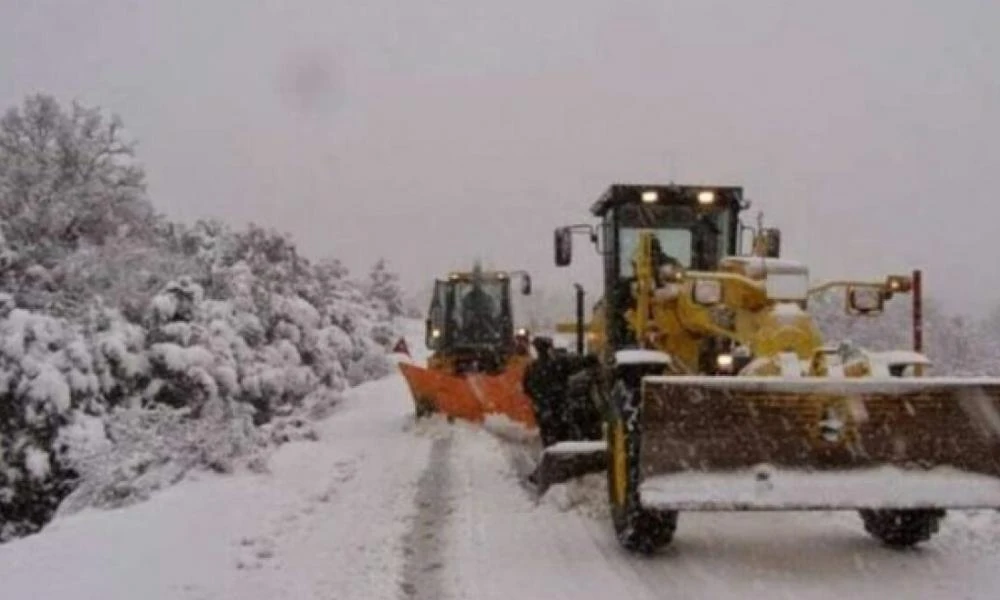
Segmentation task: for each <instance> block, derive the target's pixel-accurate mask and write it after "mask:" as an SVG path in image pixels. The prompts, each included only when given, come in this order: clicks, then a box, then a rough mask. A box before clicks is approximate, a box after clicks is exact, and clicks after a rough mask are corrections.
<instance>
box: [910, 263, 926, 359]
mask: <svg viewBox="0 0 1000 600" xmlns="http://www.w3.org/2000/svg"><path fill="white" fill-rule="evenodd" d="M912 293H913V351H914V352H920V353H923V351H924V298H923V295H924V284H923V274H922V273H921V272H920V269H917V270H915V271H913V290H912ZM915 371H916V375H917V377H919V376H921V375H923V374H924V368H923V365H916V368H915Z"/></svg>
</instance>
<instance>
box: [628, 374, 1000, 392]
mask: <svg viewBox="0 0 1000 600" xmlns="http://www.w3.org/2000/svg"><path fill="white" fill-rule="evenodd" d="M643 383H646V384H661V385H673V386H690V385H697V386H701V387H705V388H731V389H742V390H753V391H760V392H818V393H826V394H856V393H868V394H902V393H907V392H919V391H923V390H930V389H935V388H941V387H964V388H977V387H994V386H1000V378H997V377H922V378H916V377H914V378H902V377H858V378H848V379H827V378H822V377H802V378H794V379H783V378H777V377H767V376H748V377H741V376H737V377H730V376H712V377H704V376H697V375H692V376H689V375H677V376H665V375H650V376H647V377H644V378H643Z"/></svg>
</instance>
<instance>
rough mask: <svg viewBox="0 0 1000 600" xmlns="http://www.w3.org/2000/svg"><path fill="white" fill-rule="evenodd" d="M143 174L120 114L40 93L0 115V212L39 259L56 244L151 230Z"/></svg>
mask: <svg viewBox="0 0 1000 600" xmlns="http://www.w3.org/2000/svg"><path fill="white" fill-rule="evenodd" d="M144 178H145V174H144V172H143V169H142V168H141V167H140V166H139V165H137V164H136V163H135V162H134V145H133V144H132V143H129V142H127V141H126V140H125V139H124V136H123V125H122V122H121V120H120V119H119V118H118V117H117V116H113V117H111V118H110V119H109V118H106V117H104V116H103V115H102V114H101V112H100V110H99V109H97V108H89V107H84V106H81V105H79V104H76V103H74V104H72V106H70V107H69V108H68V109H66V108H63V107H62V106H60V105H59V104H58V103H57V102H56V100H55V99H54V98H53V97H51V96H47V95H42V94H38V95H33V96H29V97H28V98H26V99H25V100H24V103H23V105H22V106H21V107H19V108H18V107H14V108H11V109H10V110H8V111H7V112H6V114H5V115H4V116H3V117H2V118H0V219H2V220H3V222H4V224H5V226H6V231H5V234H6V236H7V238H8V241H9V242H10V243H11V244H12V245H13V246H14V247H15V248H23V249H24V250H25V251H27V254H28V255H29V257H30V258H33V259H34V260H35V261H36V262H42V261H44V260H45V259H47V258H50V257H51V252H53V251H55V250H56V249H57V248H60V247H62V248H74V247H76V246H77V245H79V244H80V243H84V242H91V243H97V244H100V243H103V242H104V241H105V240H107V239H108V238H110V237H114V236H119V235H144V234H148V233H149V232H150V231H151V227H152V224H153V216H154V213H153V209H152V205H151V204H150V203H149V201H148V200H147V199H146V197H145V183H144Z"/></svg>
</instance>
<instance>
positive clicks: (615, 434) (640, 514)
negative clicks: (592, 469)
mask: <svg viewBox="0 0 1000 600" xmlns="http://www.w3.org/2000/svg"><path fill="white" fill-rule="evenodd" d="M640 378H641V373H636V372H635V371H633V372H631V373H626V374H625V376H619V377H618V379H617V380H616V381H615V383H614V387H613V388H612V390H611V398H609V402H608V408H609V412H610V414H609V423H608V425H609V427H608V437H609V446H608V450H609V456H608V500H609V504H610V506H611V520H612V522H613V524H614V528H615V535H616V537H617V538H618V543H619V544H621V546H622V547H623V548H625V549H626V550H628V551H629V552H635V553H638V554H644V555H651V554H654V553H655V552H656V551H658V550H660V549H661V548H663V547H664V546H666V545H668V544H669V543H670V542H671V541H673V539H674V532H675V531H676V530H677V511H675V510H663V511H661V510H651V509H648V508H644V507H643V506H642V505H641V504H640V503H639V491H638V489H639V480H640V478H639V442H640V435H639V431H638V430H637V428H636V423H637V422H638V419H637V416H638V410H639V397H638V396H639V394H638V392H637V390H638V387H639V386H638V382H639V380H640ZM633 379H634V381H632V380H633ZM619 438H621V439H619ZM619 445H623V446H624V456H625V464H624V472H623V469H622V465H621V464H619V461H616V458H615V457H616V455H617V452H616V450H617V448H618V447H619ZM621 485H624V493H623V494H622V493H620V492H619V491H618V490H619V489H620V488H619V486H621Z"/></svg>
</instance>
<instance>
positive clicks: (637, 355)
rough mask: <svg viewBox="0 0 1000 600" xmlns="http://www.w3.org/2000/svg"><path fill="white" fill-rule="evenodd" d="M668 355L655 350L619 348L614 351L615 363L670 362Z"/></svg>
mask: <svg viewBox="0 0 1000 600" xmlns="http://www.w3.org/2000/svg"><path fill="white" fill-rule="evenodd" d="M670 362H671V359H670V355H669V354H667V353H665V352H659V351H657V350H619V351H618V352H615V363H617V364H619V365H640V364H648V363H658V364H664V365H666V364H670Z"/></svg>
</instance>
